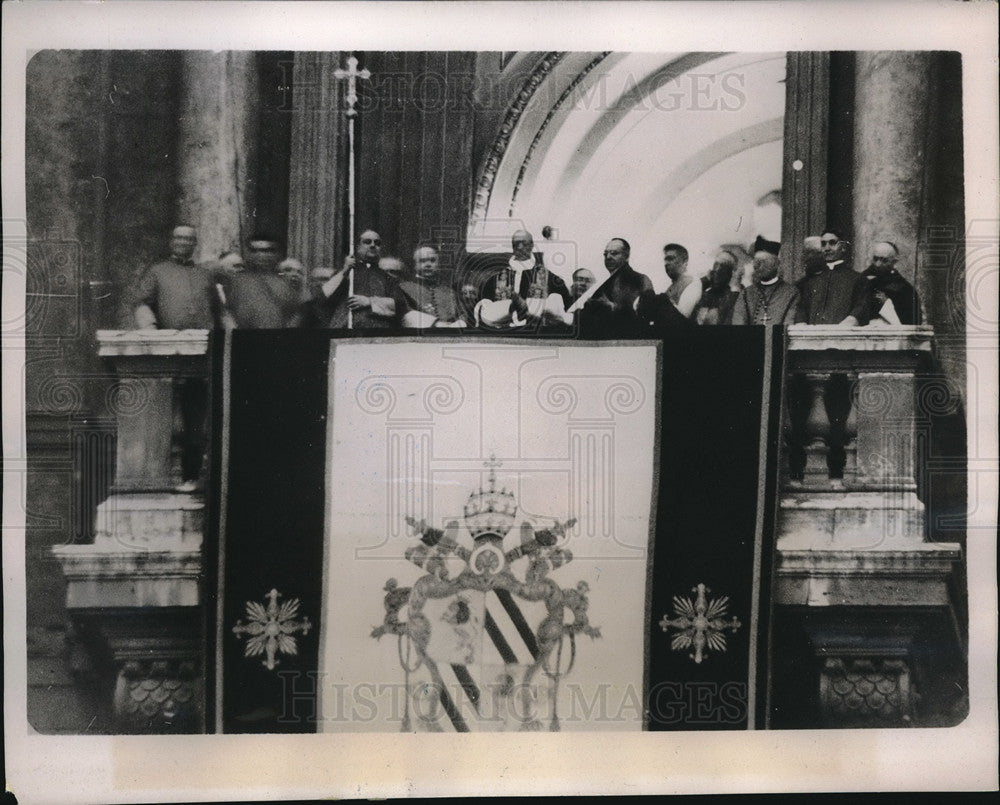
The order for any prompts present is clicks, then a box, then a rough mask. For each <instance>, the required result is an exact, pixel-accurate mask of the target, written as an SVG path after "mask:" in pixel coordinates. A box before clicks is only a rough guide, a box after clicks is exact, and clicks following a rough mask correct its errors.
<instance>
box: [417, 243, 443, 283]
mask: <svg viewBox="0 0 1000 805" xmlns="http://www.w3.org/2000/svg"><path fill="white" fill-rule="evenodd" d="M439 268H440V260H439V258H438V253H437V252H436V251H435V250H434V249H432V248H430V247H429V246H424V247H423V248H420V249H417V250H416V251H415V252H414V253H413V270H414V271H415V272H416V274H417V276H418V277H420V279H424V280H432V279H434V278H435V277H436V276H437V273H438V269H439Z"/></svg>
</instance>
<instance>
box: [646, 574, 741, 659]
mask: <svg viewBox="0 0 1000 805" xmlns="http://www.w3.org/2000/svg"><path fill="white" fill-rule="evenodd" d="M691 592H693V593H697V597H696V598H695V600H694V601H693V602H692V601H691V599H690V598H681V597H680V596H678V595H675V596H674V617H673V618H668V617H667V616H666V615H664V616H663V618H662V620H661V621H660V628H661V629H663V631H664V632H666V631H668V630H669V629H670V628H671V627H673V628H674V629H677V630H678V632H677V634H675V635H674V637H673V640H671V641H670V648H672V649H673V650H674V651H683V650H684V649H688V648H691V647H692V646H693V647H694V651H693V652H692V653H691V654H690V655H689V656H690V657H691V659H693V660H694V661H695V662H696V663H699V664H700V663H701V661H702V660H703V659H705V652H706V651H709V650H714V651H725V650H726V635H725V630H726V629H729V630H730V631H732V632H734V633H735V632H736V630H737V629H739V628H740V626H741V624H740V621H739V618H737V617H736V616H735V615H733V616H732V617H731V618H729V619H728V620H727V619H726V611H727V610H728V608H729V596H728V595H724V596H722V597H721V598H713V599H712V600H711V601H709V600H708V598H707V596H706V595H705V594H706V593H708V592H711V590H709V589H708V587H706V586H705V585H704V584H699V585H698V586H697V587H692V588H691Z"/></svg>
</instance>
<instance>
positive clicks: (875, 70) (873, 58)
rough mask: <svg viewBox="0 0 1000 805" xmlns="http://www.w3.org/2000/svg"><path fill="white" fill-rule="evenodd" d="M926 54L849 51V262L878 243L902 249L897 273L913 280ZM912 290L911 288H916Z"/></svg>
mask: <svg viewBox="0 0 1000 805" xmlns="http://www.w3.org/2000/svg"><path fill="white" fill-rule="evenodd" d="M932 59H933V54H931V53H923V52H918V51H916V52H915V51H869V52H861V53H858V54H856V76H857V77H856V85H855V86H856V89H855V110H856V111H855V115H856V116H855V126H854V267H855V269H856V270H861V269H863V268H864V266H866V265H868V261H869V260H870V259H871V250H872V246H873V245H874V244H875V242H877V241H879V240H883V239H885V240H891V241H892V242H893V243H895V244H896V245H897V246H898V247H899V248H900V250H901V251H902V259H901V260H900V261H899V266H898V269H899V272H900V273H901V274H903V276H905V277H906V279H907V280H909V281H910V282H913V283H914V284H916V283H915V279H914V275H915V268H914V266H915V263H916V254H917V244H918V242H919V241H920V240H921V237H922V233H921V231H920V230H921V228H922V227H923V226H924V225H925V222H924V221H923V220H922V214H923V186H924V178H925V166H926V159H927V153H926V138H927V125H928V115H929V104H928V99H929V96H928V85H929V82H930V75H931V60H932ZM918 291H919V288H918Z"/></svg>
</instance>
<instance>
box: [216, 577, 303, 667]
mask: <svg viewBox="0 0 1000 805" xmlns="http://www.w3.org/2000/svg"><path fill="white" fill-rule="evenodd" d="M264 597H265V598H266V599H267V602H268V603H267V607H266V608H265V607H264V605H263V604H261V603H258V602H257V601H247V606H246V617H247V623H244V622H243V618H240V619H239V620H238V621H237V622H236V625H235V626H234V627H233V634H234V635H236V636H237V637H247V638H248V639H247V643H246V646H245V647H244V649H243V656H244V657H259V656H260V655H261V654H263V655H264V659H263V660H262V661H261V665H263V666H264V667H265V668H266V669H267V670H268V671H273V670H274V667H275V666H276V665H278V664H279V663H280V662H281V660H279V659H278V654H288V655H295V654H298V653H299V649H298V645H297V643H296V640H295V637H294V635H295V634H296V633H301V634H303V635H307V634H309V630H310V629H311V628H312V624H311V623H310V622H309V618H306V617H303V618H302V620H296V619H295V618H296V616H297V615H298V614H299V599H298V598H290V599H288V600H287V601H282V602H281V604H279V603H278V599H279V598H281V593H279V592H278V591H277V590H275V589H274V588H272V589H271V592H269V593H268V594H267V595H266V596H264Z"/></svg>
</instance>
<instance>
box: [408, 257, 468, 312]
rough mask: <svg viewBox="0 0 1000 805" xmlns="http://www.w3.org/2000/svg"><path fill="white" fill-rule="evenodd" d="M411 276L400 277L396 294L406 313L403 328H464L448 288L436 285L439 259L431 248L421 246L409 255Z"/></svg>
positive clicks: (451, 290)
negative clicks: (410, 257)
mask: <svg viewBox="0 0 1000 805" xmlns="http://www.w3.org/2000/svg"><path fill="white" fill-rule="evenodd" d="M413 266H414V273H413V275H412V276H407V275H403V277H402V278H401V279H400V280H399V287H400V290H401V291H402V292H403V295H404V296H405V297H406V303H407V306H408V307H409V310H408V311H407V313H406V314H405V315H404V317H403V326H404V327H415V328H424V327H465V326H466V324H467V322H466V321H465V317H464V316H463V313H462V310H461V309H460V308H459V305H458V300H457V298H456V296H455V291H454V289H453V288H452V287H451V285H448V284H445V283H442V282H441V281H440V276H439V274H440V258H439V256H438V253H437V250H436V249H434V248H433V247H431V246H421V247H420V248H419V249H417V250H416V251H415V252H414V253H413Z"/></svg>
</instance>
